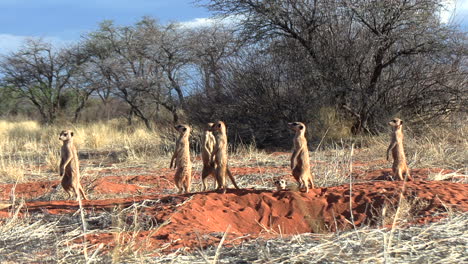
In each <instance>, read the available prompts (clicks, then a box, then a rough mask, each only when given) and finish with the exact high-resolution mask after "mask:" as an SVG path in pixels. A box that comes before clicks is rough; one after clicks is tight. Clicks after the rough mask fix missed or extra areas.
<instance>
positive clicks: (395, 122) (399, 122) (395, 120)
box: [388, 117, 403, 128]
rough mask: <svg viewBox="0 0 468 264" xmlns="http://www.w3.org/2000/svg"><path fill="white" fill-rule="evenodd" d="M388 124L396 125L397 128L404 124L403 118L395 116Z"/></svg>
mask: <svg viewBox="0 0 468 264" xmlns="http://www.w3.org/2000/svg"><path fill="white" fill-rule="evenodd" d="M388 124H389V125H390V126H392V127H395V128H400V127H401V125H403V120H401V119H400V118H396V117H395V118H393V119H392V121H390V122H388Z"/></svg>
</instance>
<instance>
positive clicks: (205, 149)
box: [201, 123, 217, 191]
mask: <svg viewBox="0 0 468 264" xmlns="http://www.w3.org/2000/svg"><path fill="white" fill-rule="evenodd" d="M212 126H213V123H208V124H207V126H206V127H205V133H204V134H203V138H202V151H201V158H202V161H203V169H202V175H201V177H202V184H203V191H206V188H207V180H208V177H209V176H210V175H213V179H214V180H215V181H214V186H215V188H216V185H217V181H216V175H215V169H216V167H215V162H214V159H213V157H212V156H211V154H212V153H213V149H214V147H215V144H216V138H215V136H214V135H213V132H211V127H212Z"/></svg>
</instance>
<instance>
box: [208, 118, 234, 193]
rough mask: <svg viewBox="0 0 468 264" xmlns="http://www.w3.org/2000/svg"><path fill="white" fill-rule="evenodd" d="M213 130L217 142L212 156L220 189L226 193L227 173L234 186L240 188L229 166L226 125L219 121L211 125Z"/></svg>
mask: <svg viewBox="0 0 468 264" xmlns="http://www.w3.org/2000/svg"><path fill="white" fill-rule="evenodd" d="M211 131H212V132H216V134H215V138H216V144H215V147H214V150H213V152H212V153H211V156H212V159H214V161H215V164H216V181H217V182H218V190H219V189H221V188H222V189H223V193H226V174H227V175H228V176H229V178H230V179H231V181H232V184H233V185H234V187H235V188H236V189H239V187H238V186H237V184H236V181H235V180H234V177H233V176H232V173H231V171H230V170H229V167H228V156H227V154H228V151H227V147H228V142H227V134H226V125H225V124H224V122H223V121H218V122H216V123H214V124H213V125H212V126H211Z"/></svg>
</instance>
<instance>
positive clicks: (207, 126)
mask: <svg viewBox="0 0 468 264" xmlns="http://www.w3.org/2000/svg"><path fill="white" fill-rule="evenodd" d="M213 125H214V123H206V127H205V131H211V129H212V127H213Z"/></svg>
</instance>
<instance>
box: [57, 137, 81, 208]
mask: <svg viewBox="0 0 468 264" xmlns="http://www.w3.org/2000/svg"><path fill="white" fill-rule="evenodd" d="M59 140H61V141H62V142H63V145H62V148H61V149H60V176H61V177H62V187H63V189H64V190H65V191H66V192H67V194H68V199H70V197H71V195H72V193H74V194H76V198H77V199H79V198H80V194H81V196H83V198H84V199H85V200H88V198H87V197H86V194H85V192H84V191H83V187H82V186H81V183H80V163H79V161H78V153H77V151H76V147H75V145H74V144H73V131H71V130H63V131H62V132H60V136H59Z"/></svg>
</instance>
